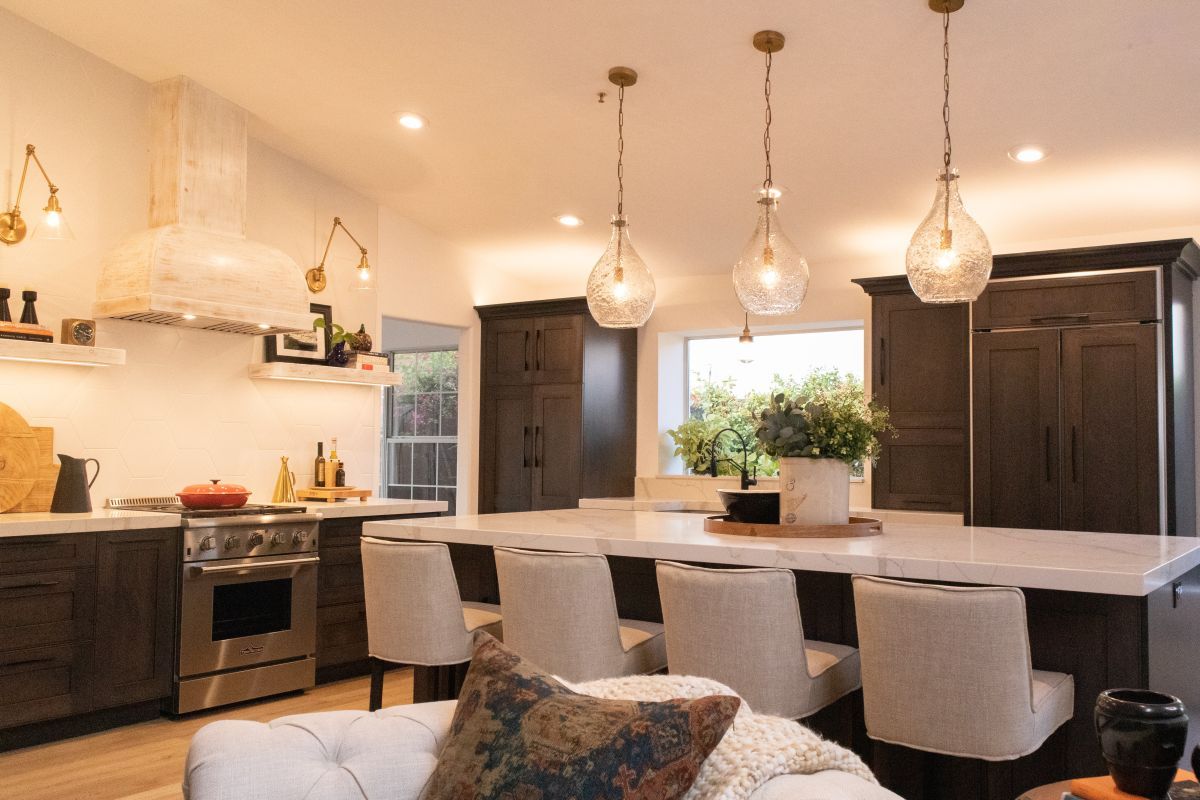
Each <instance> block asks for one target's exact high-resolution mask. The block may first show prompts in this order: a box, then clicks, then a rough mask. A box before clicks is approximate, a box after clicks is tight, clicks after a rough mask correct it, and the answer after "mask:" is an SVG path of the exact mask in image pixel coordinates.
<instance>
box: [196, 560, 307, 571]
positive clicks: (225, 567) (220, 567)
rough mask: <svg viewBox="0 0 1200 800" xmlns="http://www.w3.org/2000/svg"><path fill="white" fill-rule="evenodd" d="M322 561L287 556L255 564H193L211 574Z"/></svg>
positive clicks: (197, 569) (199, 569)
mask: <svg viewBox="0 0 1200 800" xmlns="http://www.w3.org/2000/svg"><path fill="white" fill-rule="evenodd" d="M320 561H321V559H320V558H319V557H317V556H313V557H312V558H287V559H284V560H282V561H267V562H258V563H254V564H217V565H216V566H211V567H210V566H208V565H207V564H203V565H200V566H193V569H195V570H196V571H197V572H199V574H201V575H211V574H212V573H214V572H242V571H244V570H255V569H272V568H274V567H290V566H294V565H296V564H317V563H320Z"/></svg>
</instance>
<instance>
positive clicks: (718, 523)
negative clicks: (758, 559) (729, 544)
mask: <svg viewBox="0 0 1200 800" xmlns="http://www.w3.org/2000/svg"><path fill="white" fill-rule="evenodd" d="M704 530H706V531H708V532H709V533H719V534H727V535H730V536H761V537H764V538H776V539H852V538H858V537H862V536H878V535H880V534H881V533H883V523H882V522H880V521H879V520H877V519H871V518H870V517H851V518H850V522H848V523H847V524H845V525H780V524H771V523H769V522H734V521H733V520H731V519H730V518H729V517H728V516H719V517H705V518H704Z"/></svg>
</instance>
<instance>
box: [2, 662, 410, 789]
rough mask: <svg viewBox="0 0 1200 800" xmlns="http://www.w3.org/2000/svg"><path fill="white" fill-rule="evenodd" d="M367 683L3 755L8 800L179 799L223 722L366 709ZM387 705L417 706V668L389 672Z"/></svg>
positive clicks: (361, 680)
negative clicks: (195, 757)
mask: <svg viewBox="0 0 1200 800" xmlns="http://www.w3.org/2000/svg"><path fill="white" fill-rule="evenodd" d="M367 693H368V679H367V678H355V679H352V680H348V681H340V682H338V683H329V684H325V685H324V686H319V687H317V688H316V689H310V690H308V691H307V692H305V693H304V694H302V695H295V696H291V697H283V698H279V699H276V700H264V701H261V702H257V703H247V704H245V705H240V706H236V707H234V708H224V709H217V710H216V711H210V712H205V713H201V714H192V715H189V716H187V717H185V718H183V719H178V720H174V719H167V718H166V717H162V718H159V719H155V720H150V721H148V722H142V723H138V724H137V725H127V726H125V727H123V728H116V729H114V730H111V731H105V732H103V733H95V734H91V735H90V736H80V737H77V738H75V739H67V740H65V741H61V742H54V743H52V744H47V745H41V746H38V747H28V748H25V749H24V750H14V751H12V752H9V753H0V798H4V800H18V799H19V800H180V798H182V797H183V795H182V793H181V792H180V788H179V787H180V782H181V781H182V780H183V765H184V761H185V760H186V758H187V749H188V744H189V743H190V742H191V740H192V736H193V734H195V733H196V731H198V730H200V728H202V727H204V726H205V725H207V724H208V723H210V722H216V721H217V720H220V719H245V720H257V721H259V722H268V721H270V720H273V719H276V718H278V717H285V716H288V715H289V714H308V713H312V712H315V711H333V710H336V709H346V708H350V709H360V710H365V709H366V707H367ZM383 702H384V705H399V704H402V703H411V702H412V670H409V669H401V670H393V671H391V672H389V673H388V674H387V679H386V680H385V682H384V690H383Z"/></svg>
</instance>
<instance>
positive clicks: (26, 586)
mask: <svg viewBox="0 0 1200 800" xmlns="http://www.w3.org/2000/svg"><path fill="white" fill-rule="evenodd" d="M60 583H62V581H29V582H27V583H13V584H9V585H8V586H0V592H6V591H8V590H9V589H33V588H36V587H39V586H58V585H59V584H60Z"/></svg>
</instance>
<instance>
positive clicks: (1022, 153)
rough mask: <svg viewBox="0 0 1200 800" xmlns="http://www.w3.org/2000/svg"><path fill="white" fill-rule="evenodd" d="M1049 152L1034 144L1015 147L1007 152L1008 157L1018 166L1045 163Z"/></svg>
mask: <svg viewBox="0 0 1200 800" xmlns="http://www.w3.org/2000/svg"><path fill="white" fill-rule="evenodd" d="M1049 155H1050V151H1049V150H1047V149H1046V148H1044V147H1039V146H1038V145H1036V144H1022V145H1017V146H1016V147H1014V148H1013V149H1012V150H1009V151H1008V157H1009V158H1011V159H1012V160H1013V161H1016V162H1017V163H1019V164H1036V163H1038V162H1039V161H1045V160H1046V157H1047V156H1049Z"/></svg>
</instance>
